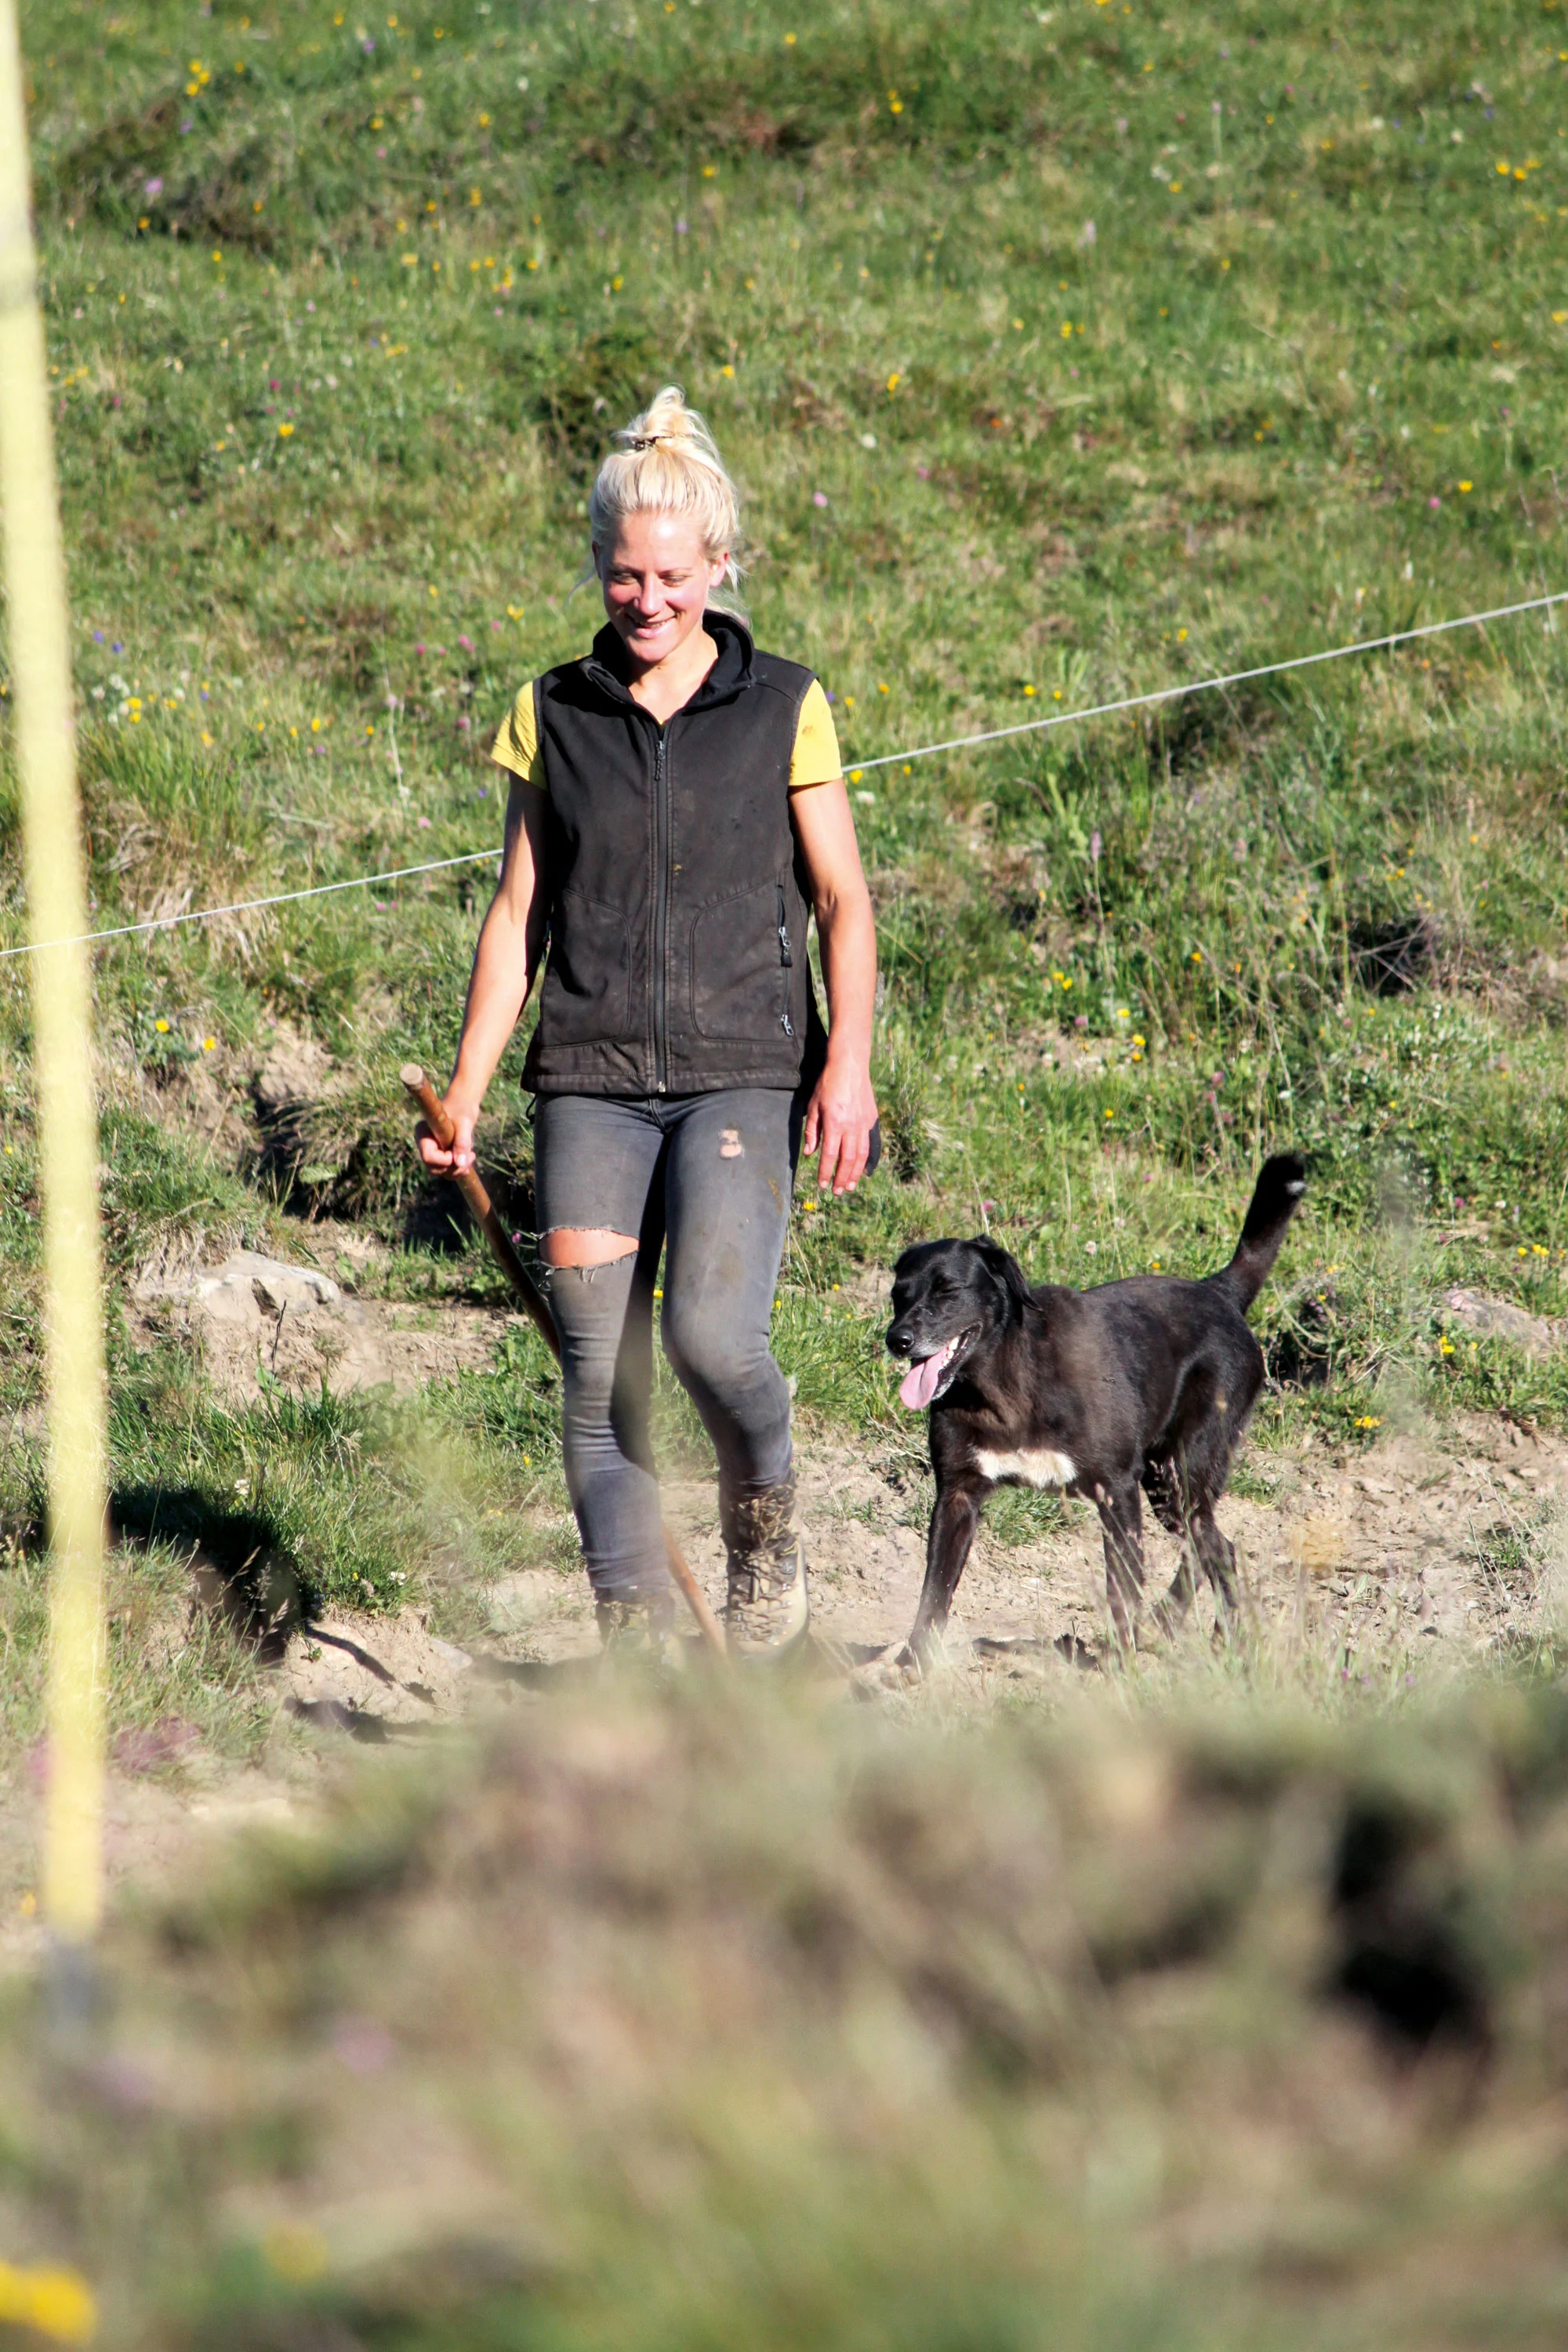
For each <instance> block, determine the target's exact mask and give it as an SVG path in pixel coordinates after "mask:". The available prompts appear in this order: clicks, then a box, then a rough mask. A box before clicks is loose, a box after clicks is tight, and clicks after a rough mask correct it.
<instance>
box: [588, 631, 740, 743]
mask: <svg viewBox="0 0 1568 2352" xmlns="http://www.w3.org/2000/svg"><path fill="white" fill-rule="evenodd" d="M702 625H703V627H704V628H705V629H706V630H707V632H708V634H709V635H710V637H711V638H712V640H713V642H714V644H715V645H716V646H718V648H719V658H718V660H717V661H716V662H715V663H714V665H713V667H712V668H711V669H710V671H709V673H708V675H707V677H705V678H704V679H703V681H702V683H701V685H700V687H699V688H698V689H697V691H696V693H695V694H694V695H693V696H692V698H691V699H690V701H689V702H688V703H683V704H682V706H681V712H684V711H687V710H705V709H708V708H709V706H710V704H712V703H715V702H729V701H731V700H733V698H734V697H735V696H736V695H737V694H743V693H744V692H745V690H746V688H748V687H749V686H750V685H751V684H752V678H753V669H752V654H753V651H754V647H753V646H752V635H751V631H750V630H749V629H747V628H746V627H745V625H744V624H743V623H742V622H740V621H738V620H736V618H735V616H734V614H732V613H720V612H716V611H714V610H713V609H712V607H711V606H710V608H709V610H708V611H707V612H706V613H705V614H703V616H702ZM583 671H584V676H585V677H590V678H592V679H593V681H594V683H595V686H598V687H601V688H603V689H604V691H605V693H606V694H608V695H609V696H610V698H611V699H612V700H613V701H616V702H618V703H622V704H626V703H630V704H631V705H632V708H633V709H636V708H637V705H636V703H635V702H634V701H633V698H632V695H631V693H630V691H629V688H630V681H631V672H630V669H629V667H628V666H627V663H626V646H625V645H624V643H623V642H622V639H621V637H620V636H619V635H618V633H617V632H616V630H615V629H613V628H612V627H611V626H610V625H609V623H608V622H607V621H606V622H605V625H604V627H603V628H602V629H601V630H600V631H599V634H598V635H597V636H596V637H595V639H594V649H593V651H592V653H590V654H588V655H587V656H585V657H584V663H583ZM681 712H678V713H677V714H676V716H677V717H679V716H680V715H681Z"/></svg>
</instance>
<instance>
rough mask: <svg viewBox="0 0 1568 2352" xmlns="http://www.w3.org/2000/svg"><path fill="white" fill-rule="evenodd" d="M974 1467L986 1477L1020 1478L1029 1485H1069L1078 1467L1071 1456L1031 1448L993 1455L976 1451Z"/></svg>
mask: <svg viewBox="0 0 1568 2352" xmlns="http://www.w3.org/2000/svg"><path fill="white" fill-rule="evenodd" d="M974 1466H975V1468H976V1469H977V1470H978V1471H979V1473H980V1475H981V1476H982V1477H983V1478H1021V1479H1022V1480H1023V1481H1024V1484H1025V1486H1071V1485H1072V1482H1073V1480H1074V1479H1075V1478H1076V1477H1077V1476H1078V1465H1077V1464H1076V1463H1075V1462H1074V1461H1073V1460H1072V1458H1071V1456H1070V1455H1069V1454H1055V1453H1053V1452H1052V1451H1051V1449H1050V1448H1049V1447H1048V1446H1030V1447H1028V1448H1026V1450H1025V1451H1024V1452H1022V1453H1019V1454H992V1453H989V1452H987V1451H985V1450H984V1448H982V1447H980V1446H976V1447H975V1449H974Z"/></svg>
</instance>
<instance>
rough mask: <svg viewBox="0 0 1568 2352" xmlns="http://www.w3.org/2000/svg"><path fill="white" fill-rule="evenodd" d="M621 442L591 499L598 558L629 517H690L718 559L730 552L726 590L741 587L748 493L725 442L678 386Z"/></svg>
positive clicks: (657, 399)
mask: <svg viewBox="0 0 1568 2352" xmlns="http://www.w3.org/2000/svg"><path fill="white" fill-rule="evenodd" d="M616 440H617V441H618V442H619V443H620V445H621V446H620V447H619V448H618V449H616V451H615V452H614V453H613V454H612V455H611V456H610V457H606V458H605V462H604V464H603V465H602V466H601V467H600V468H599V471H598V475H597V478H596V479H595V483H594V487H593V489H592V490H591V491H590V493H589V497H588V532H589V537H590V539H591V540H592V541H593V546H594V554H595V559H597V557H598V555H599V553H600V551H601V550H602V549H604V548H605V547H607V546H609V545H611V544H612V543H613V541H614V540H615V538H616V533H617V532H618V531H619V530H620V527H621V525H622V523H623V522H625V520H626V518H627V516H628V515H635V514H678V515H689V516H690V518H691V520H692V521H693V522H694V523H695V524H696V525H697V529H698V532H699V534H700V538H701V541H702V551H703V553H704V554H705V555H706V556H707V557H708V559H709V561H710V562H712V561H713V560H714V559H715V558H716V557H718V556H721V555H727V556H728V558H729V562H727V563H726V565H725V567H724V581H725V584H726V586H728V587H730V588H738V587H739V586H740V583H741V564H740V553H741V494H740V492H739V490H737V489H736V488H735V485H734V483H733V482H732V481H731V479H730V476H729V474H728V472H727V471H726V469H725V465H724V460H723V459H722V457H721V456H720V455H719V447H718V444H717V443H716V442H715V440H714V438H713V436H712V435H711V433H710V431H709V430H708V427H707V425H706V424H705V423H704V422H703V420H702V418H701V417H700V416H699V415H698V414H697V411H696V410H695V409H694V408H688V406H687V405H686V394H684V393H683V392H682V390H681V389H680V386H679V384H678V383H669V384H666V385H665V387H664V389H663V391H662V392H656V393H655V394H654V396H653V398H652V400H651V401H650V402H649V403H648V404H647V407H646V408H645V409H644V410H643V413H642V415H640V416H634V417H633V419H632V421H631V423H630V424H629V425H627V426H626V429H625V430H624V431H623V432H620V433H617V434H616Z"/></svg>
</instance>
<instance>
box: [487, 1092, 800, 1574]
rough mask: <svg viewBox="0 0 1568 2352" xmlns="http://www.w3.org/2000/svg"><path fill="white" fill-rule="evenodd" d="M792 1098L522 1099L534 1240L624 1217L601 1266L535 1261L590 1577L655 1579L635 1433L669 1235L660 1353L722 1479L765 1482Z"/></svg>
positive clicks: (773, 1444)
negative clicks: (632, 1239)
mask: <svg viewBox="0 0 1568 2352" xmlns="http://www.w3.org/2000/svg"><path fill="white" fill-rule="evenodd" d="M799 1103H800V1097H797V1096H795V1095H792V1094H787V1093H783V1092H779V1091H775V1090H774V1089H773V1088H763V1087H746V1088H740V1087H737V1088H733V1089H727V1090H724V1091H722V1092H719V1093H714V1094H700V1095H683V1096H677V1097H664V1096H660V1097H654V1098H650V1099H644V1098H641V1097H639V1098H637V1099H635V1100H626V1099H621V1098H617V1097H605V1096H597V1095H543V1096H541V1097H540V1098H539V1100H538V1102H537V1103H536V1105H535V1108H534V1186H535V1196H536V1202H537V1206H536V1211H535V1214H536V1218H537V1222H538V1226H539V1234H540V1239H541V1241H543V1239H544V1237H545V1235H546V1234H550V1233H552V1232H555V1231H558V1230H560V1229H561V1228H563V1227H564V1228H568V1229H586V1230H588V1231H591V1232H608V1233H617V1234H637V1236H638V1244H637V1250H636V1252H635V1254H628V1255H626V1256H625V1257H622V1258H616V1259H613V1260H612V1261H611V1263H610V1264H609V1265H595V1266H547V1267H546V1268H545V1281H546V1286H547V1289H548V1293H549V1298H550V1306H551V1311H552V1314H553V1316H554V1318H555V1325H556V1328H557V1330H558V1331H559V1333H560V1335H561V1371H562V1391H563V1394H562V1434H563V1452H564V1454H565V1463H566V1485H567V1489H568V1492H569V1493H570V1495H571V1497H572V1507H573V1509H574V1512H575V1513H576V1515H577V1527H578V1530H579V1532H580V1534H581V1536H582V1538H583V1551H584V1558H585V1559H586V1561H587V1564H588V1574H589V1577H590V1579H591V1580H592V1582H593V1586H594V1590H595V1593H596V1594H597V1595H599V1597H600V1598H601V1599H616V1600H626V1599H630V1598H634V1597H637V1596H642V1595H646V1594H648V1593H650V1592H655V1591H660V1590H663V1589H666V1588H667V1583H668V1570H667V1569H666V1567H665V1560H664V1539H663V1535H662V1532H661V1527H660V1519H659V1507H658V1485H657V1482H656V1480H655V1476H654V1470H653V1455H652V1449H651V1445H650V1442H649V1434H648V1407H649V1402H650V1400H651V1397H652V1392H653V1307H654V1286H655V1283H656V1281H657V1279H658V1261H659V1252H660V1249H661V1247H663V1246H664V1244H665V1243H666V1240H667V1238H668V1255H667V1260H666V1265H665V1276H664V1299H663V1307H664V1313H663V1318H662V1322H661V1327H660V1329H661V1337H662V1339H663V1341H664V1352H665V1354H666V1355H667V1356H668V1359H669V1361H670V1364H671V1366H672V1367H673V1369H674V1370H675V1372H676V1375H677V1377H678V1378H679V1381H680V1382H681V1384H682V1386H683V1387H684V1388H685V1389H686V1391H687V1392H688V1394H689V1396H690V1398H691V1401H692V1402H693V1403H694V1404H695V1405H696V1407H697V1410H698V1412H699V1413H700V1415H701V1418H702V1423H703V1426H704V1428H705V1429H706V1430H707V1432H708V1434H709V1436H710V1438H711V1439H712V1441H713V1448H714V1451H715V1453H716V1454H718V1457H719V1480H720V1490H721V1495H722V1496H724V1497H725V1498H727V1499H735V1498H739V1497H743V1496H748V1495H754V1494H758V1493H761V1492H762V1491H763V1489H764V1488H766V1487H769V1486H776V1485H777V1484H778V1483H779V1482H780V1481H781V1480H782V1479H783V1478H784V1477H785V1476H786V1475H788V1472H789V1468H790V1462H791V1450H790V1424H789V1390H788V1387H787V1385H786V1383H785V1381H784V1374H783V1373H782V1372H781V1371H780V1370H779V1368H778V1366H777V1364H776V1363H775V1362H774V1361H773V1355H772V1352H771V1350H770V1349H769V1347H768V1326H769V1323H770V1321H771V1319H772V1315H773V1290H774V1286H775V1284H776V1283H777V1281H778V1273H779V1263H780V1260H781V1258H782V1256H783V1254H784V1229H785V1226H786V1223H787V1222H788V1217H789V1200H790V1192H791V1187H792V1185H793V1183H794V1179H795V1160H796V1157H797V1155H798V1152H799V1147H800V1113H799Z"/></svg>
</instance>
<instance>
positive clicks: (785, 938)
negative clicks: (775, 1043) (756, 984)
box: [778, 882, 795, 1037]
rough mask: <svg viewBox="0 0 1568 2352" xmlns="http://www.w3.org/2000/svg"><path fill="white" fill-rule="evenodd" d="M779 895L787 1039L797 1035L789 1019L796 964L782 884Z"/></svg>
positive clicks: (781, 1016)
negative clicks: (790, 989)
mask: <svg viewBox="0 0 1568 2352" xmlns="http://www.w3.org/2000/svg"><path fill="white" fill-rule="evenodd" d="M778 894H779V962H780V964H781V965H782V966H783V968H784V1011H783V1012H782V1013H780V1015H779V1019H780V1021H781V1022H782V1024H783V1025H784V1035H785V1036H786V1037H793V1036H794V1035H795V1023H794V1022H793V1021H792V1020H791V1019H790V1017H789V976H790V970H791V967H792V966H793V964H794V962H795V955H794V952H793V950H792V949H791V947H790V943H789V915H788V910H787V909H786V908H785V906H784V884H783V883H782V882H781V883H780V884H779V885H778Z"/></svg>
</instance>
